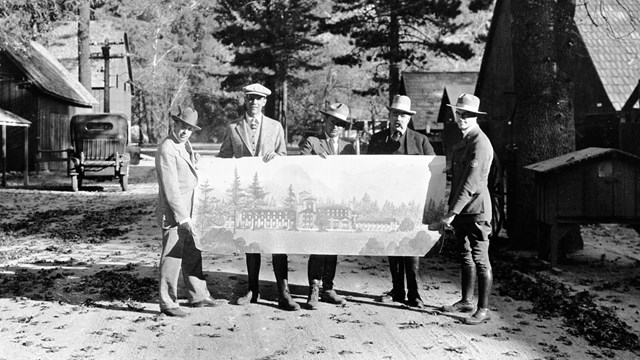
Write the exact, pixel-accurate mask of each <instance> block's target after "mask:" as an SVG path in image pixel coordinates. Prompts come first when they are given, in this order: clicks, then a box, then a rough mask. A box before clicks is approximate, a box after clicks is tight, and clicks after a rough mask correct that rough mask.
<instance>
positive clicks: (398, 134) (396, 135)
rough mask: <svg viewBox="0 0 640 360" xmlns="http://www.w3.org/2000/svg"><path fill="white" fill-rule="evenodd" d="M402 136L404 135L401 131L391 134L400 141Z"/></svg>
mask: <svg viewBox="0 0 640 360" xmlns="http://www.w3.org/2000/svg"><path fill="white" fill-rule="evenodd" d="M400 137H402V133H401V132H400V131H396V132H394V133H393V134H392V135H391V139H393V141H400Z"/></svg>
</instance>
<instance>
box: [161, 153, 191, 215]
mask: <svg viewBox="0 0 640 360" xmlns="http://www.w3.org/2000/svg"><path fill="white" fill-rule="evenodd" d="M156 166H158V167H159V168H160V171H159V172H158V174H159V179H158V184H159V186H161V187H162V190H163V191H164V194H165V196H166V198H167V203H168V204H169V208H170V209H171V211H172V212H173V215H174V219H175V220H176V221H177V222H181V221H182V220H184V219H186V218H188V217H189V216H190V211H189V208H188V206H187V204H186V203H185V201H184V197H183V196H181V194H180V187H179V186H178V169H177V168H176V156H175V154H173V153H171V152H169V151H163V150H162V149H160V156H159V158H158V161H157V163H156Z"/></svg>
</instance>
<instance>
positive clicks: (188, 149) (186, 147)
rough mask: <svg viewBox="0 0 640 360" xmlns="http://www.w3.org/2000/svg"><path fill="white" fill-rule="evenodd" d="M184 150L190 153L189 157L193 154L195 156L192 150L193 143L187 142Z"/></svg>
mask: <svg viewBox="0 0 640 360" xmlns="http://www.w3.org/2000/svg"><path fill="white" fill-rule="evenodd" d="M184 148H185V150H187V152H188V153H189V156H191V154H193V149H192V148H191V143H190V142H188V141H187V142H185V143H184Z"/></svg>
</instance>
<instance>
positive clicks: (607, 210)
mask: <svg viewBox="0 0 640 360" xmlns="http://www.w3.org/2000/svg"><path fill="white" fill-rule="evenodd" d="M525 168H526V169H528V170H531V171H533V172H534V173H535V180H534V182H535V189H536V220H538V221H539V222H540V223H541V226H542V228H541V229H540V231H538V243H539V244H542V245H543V246H542V247H541V248H540V252H541V253H542V255H543V256H544V255H546V254H547V253H549V255H550V258H551V262H552V263H553V264H555V263H556V262H557V259H558V252H559V246H562V245H561V244H558V242H559V239H561V238H562V235H563V233H564V232H563V229H564V227H563V225H567V224H576V223H577V224H593V223H624V224H635V225H638V224H640V157H638V156H636V155H633V154H630V153H627V152H624V151H621V150H617V149H605V148H596V147H592V148H586V149H582V150H579V151H575V152H572V153H569V154H565V155H562V156H558V157H555V158H552V159H548V160H544V161H540V162H537V163H535V164H532V165H529V166H526V167H525Z"/></svg>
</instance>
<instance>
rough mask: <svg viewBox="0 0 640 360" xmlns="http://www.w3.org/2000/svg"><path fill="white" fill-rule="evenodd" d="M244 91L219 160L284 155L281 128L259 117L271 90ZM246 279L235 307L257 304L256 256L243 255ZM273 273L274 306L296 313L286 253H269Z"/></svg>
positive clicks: (254, 87) (254, 88)
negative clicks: (241, 111)
mask: <svg viewBox="0 0 640 360" xmlns="http://www.w3.org/2000/svg"><path fill="white" fill-rule="evenodd" d="M242 91H243V92H244V108H245V113H244V114H243V116H242V117H241V118H240V119H237V120H236V121H235V122H233V123H231V124H229V125H228V126H227V129H226V132H225V135H224V139H223V140H222V145H221V147H220V153H219V155H218V156H219V157H222V158H232V157H233V158H241V157H247V156H256V157H262V159H263V160H264V161H265V162H268V161H271V160H273V159H274V158H275V157H276V156H285V155H287V143H286V142H285V137H284V130H283V129H282V125H281V124H280V123H279V122H278V121H276V120H274V119H271V118H269V117H267V116H265V115H263V114H262V109H263V108H264V106H265V105H266V103H267V96H269V95H270V94H271V90H269V89H268V88H266V87H265V86H263V85H260V84H250V85H247V86H245V87H243V88H242ZM246 258H247V276H248V280H249V289H248V291H247V292H246V293H245V295H244V296H241V297H239V298H238V299H237V301H236V303H237V304H238V305H247V304H249V303H257V302H258V300H259V299H260V293H259V279H260V262H261V256H260V254H247V255H246ZM271 259H272V263H273V272H274V274H275V276H276V285H277V287H278V307H280V308H281V309H283V310H287V311H296V310H299V309H300V305H298V303H296V302H295V301H294V300H293V298H292V297H291V294H290V293H289V276H288V274H289V272H288V261H289V259H288V257H287V254H272V255H271Z"/></svg>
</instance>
